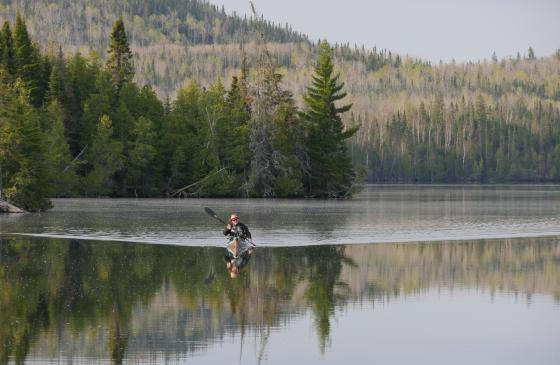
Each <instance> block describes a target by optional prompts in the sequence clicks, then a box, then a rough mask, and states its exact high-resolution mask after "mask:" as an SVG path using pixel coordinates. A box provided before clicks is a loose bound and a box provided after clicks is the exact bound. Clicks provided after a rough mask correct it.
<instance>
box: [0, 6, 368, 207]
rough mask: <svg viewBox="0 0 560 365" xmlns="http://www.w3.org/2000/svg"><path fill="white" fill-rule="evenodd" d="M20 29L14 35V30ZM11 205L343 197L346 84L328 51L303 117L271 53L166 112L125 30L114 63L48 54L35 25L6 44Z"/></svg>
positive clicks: (348, 133)
mask: <svg viewBox="0 0 560 365" xmlns="http://www.w3.org/2000/svg"><path fill="white" fill-rule="evenodd" d="M12 29H13V31H12ZM0 35H1V36H0V80H1V82H0V102H1V103H2V106H3V108H2V113H3V114H2V115H0V117H1V119H0V122H1V123H0V167H1V168H2V179H1V182H2V195H3V196H4V197H5V198H7V199H8V200H10V201H12V202H15V203H17V204H18V205H20V206H22V207H23V208H26V209H29V210H43V209H47V208H48V207H49V206H50V201H49V199H48V198H49V197H52V196H75V195H78V196H143V197H146V196H163V195H167V196H184V195H196V196H246V197H303V196H307V197H341V196H347V195H350V194H351V193H352V190H353V184H354V182H355V180H356V178H357V174H356V172H355V171H354V168H353V166H352V163H351V161H350V158H349V156H348V154H347V150H346V140H347V139H349V138H350V137H352V135H353V134H354V133H355V132H356V129H355V128H351V129H346V130H345V129H344V126H343V123H342V119H341V117H340V115H341V114H342V113H344V112H346V111H348V110H349V109H350V106H337V105H336V104H335V102H338V101H339V100H341V99H343V98H344V97H345V95H346V94H345V93H344V92H343V84H342V83H340V82H339V80H338V77H339V76H338V75H337V74H336V73H335V72H334V66H333V63H332V51H331V48H330V46H329V45H328V44H327V43H326V42H325V43H322V44H321V46H320V54H319V59H318V61H317V63H316V66H315V71H314V76H313V81H312V83H311V85H310V87H309V90H308V93H307V96H306V99H305V103H304V106H303V107H302V108H301V109H298V108H297V107H296V103H295V100H294V98H293V95H292V93H291V92H290V91H287V90H285V89H284V88H283V86H282V75H281V74H279V73H278V72H277V67H276V66H275V64H274V62H273V61H272V58H271V56H270V54H269V53H268V50H267V48H266V45H265V44H262V43H261V44H260V45H259V46H258V47H259V61H258V63H257V65H256V66H255V67H254V68H252V69H251V72H249V69H248V68H247V67H245V66H244V67H242V68H241V69H240V70H239V75H238V76H236V77H233V78H232V80H231V83H230V85H228V87H226V86H224V85H223V84H222V82H221V81H219V80H217V81H216V82H215V83H213V84H212V85H211V86H210V87H209V88H203V87H201V86H200V85H199V84H198V83H196V82H194V81H193V82H191V83H190V84H189V85H188V86H187V87H185V88H183V89H180V90H179V91H178V92H177V97H176V99H175V100H174V101H173V102H170V101H169V100H167V101H165V102H162V101H161V100H160V99H159V98H158V96H157V95H156V93H155V92H154V91H153V90H152V88H151V87H150V86H149V85H145V86H143V87H140V86H139V85H138V84H137V83H136V82H135V81H134V64H133V54H132V52H131V50H130V47H129V43H128V39H127V33H126V31H125V25H124V22H123V21H122V19H118V20H117V21H116V22H115V24H114V27H113V29H112V31H111V35H110V37H109V44H108V51H107V53H108V56H107V59H106V60H105V62H102V61H101V60H99V59H98V58H96V57H89V58H84V57H83V56H81V55H80V54H79V53H78V54H75V55H72V56H69V57H65V56H64V55H63V53H62V51H60V50H59V51H58V52H55V53H52V52H51V53H46V54H45V53H42V52H41V50H40V48H39V47H38V46H37V45H36V44H35V43H33V42H32V40H31V37H30V36H29V33H28V31H27V28H26V25H25V21H24V20H23V18H22V17H21V16H19V15H18V16H17V17H16V21H15V24H14V25H11V24H10V23H9V22H5V23H4V25H3V27H2V31H1V34H0Z"/></svg>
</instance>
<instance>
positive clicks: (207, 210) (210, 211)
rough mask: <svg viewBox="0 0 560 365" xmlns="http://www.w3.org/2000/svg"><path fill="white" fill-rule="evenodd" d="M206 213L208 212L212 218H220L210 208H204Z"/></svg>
mask: <svg viewBox="0 0 560 365" xmlns="http://www.w3.org/2000/svg"><path fill="white" fill-rule="evenodd" d="M204 211H205V212H206V214H208V215H209V216H210V217H214V218H218V215H217V214H216V213H214V211H213V210H212V209H210V208H208V207H204Z"/></svg>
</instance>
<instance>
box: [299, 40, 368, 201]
mask: <svg viewBox="0 0 560 365" xmlns="http://www.w3.org/2000/svg"><path fill="white" fill-rule="evenodd" d="M319 49H320V50H319V60H318V62H317V65H316V66H315V72H314V75H313V82H312V86H310V87H308V88H307V94H306V96H305V97H304V101H305V109H304V111H303V112H302V114H301V117H302V119H303V120H304V121H305V123H306V125H307V130H308V132H307V133H308V134H307V139H306V142H305V145H306V146H307V151H308V156H309V170H308V172H307V174H306V176H305V189H306V193H307V194H309V195H314V196H331V197H340V196H344V195H345V194H346V193H347V192H348V191H349V190H350V188H351V186H352V183H353V180H354V175H355V173H354V171H353V166H352V162H351V161H350V159H349V157H348V155H347V151H346V140H347V139H349V138H350V137H352V136H353V135H354V134H355V133H356V131H357V128H350V129H347V130H344V125H343V123H342V119H341V117H340V115H341V114H342V113H345V112H347V111H348V110H350V108H351V105H344V106H336V105H335V102H337V101H339V100H341V99H343V98H344V97H346V93H345V92H343V91H342V89H343V88H344V83H339V81H338V79H339V77H340V75H339V74H335V73H334V66H333V62H332V51H331V48H330V46H329V44H328V43H327V42H321V44H320V45H319Z"/></svg>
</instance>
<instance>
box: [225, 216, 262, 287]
mask: <svg viewBox="0 0 560 365" xmlns="http://www.w3.org/2000/svg"><path fill="white" fill-rule="evenodd" d="M229 221H230V223H229V224H228V225H226V227H225V228H224V235H225V236H228V254H227V255H226V256H225V258H224V259H225V261H226V267H227V269H228V271H229V273H230V276H231V277H232V278H235V277H237V275H238V274H239V270H240V269H241V268H242V267H243V266H245V265H247V262H249V259H250V258H251V255H252V254H253V248H254V246H255V245H254V244H253V241H252V240H251V238H252V237H251V232H250V231H249V227H247V226H246V225H245V224H243V223H241V222H240V221H239V217H238V216H237V214H232V215H231V217H230V219H229Z"/></svg>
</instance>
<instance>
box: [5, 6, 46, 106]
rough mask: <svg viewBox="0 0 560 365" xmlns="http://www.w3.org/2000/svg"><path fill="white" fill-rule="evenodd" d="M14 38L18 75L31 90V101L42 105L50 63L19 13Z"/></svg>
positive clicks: (36, 104)
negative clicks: (33, 39)
mask: <svg viewBox="0 0 560 365" xmlns="http://www.w3.org/2000/svg"><path fill="white" fill-rule="evenodd" d="M13 38H14V55H15V66H16V76H17V77H19V78H20V79H21V80H22V81H23V82H24V85H25V87H26V88H27V89H28V90H29V97H30V101H31V103H32V104H33V105H34V106H36V107H38V106H41V104H42V103H43V99H44V97H45V92H46V88H47V84H48V77H49V74H50V70H49V65H48V61H47V60H46V58H43V57H41V54H40V52H39V49H38V48H37V46H35V45H34V44H33V43H32V41H31V38H30V36H29V33H28V32H27V26H26V25H25V21H24V20H23V19H22V18H21V16H20V15H19V14H18V15H17V17H16V26H15V29H14V35H13ZM47 71H49V72H48V73H47Z"/></svg>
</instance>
